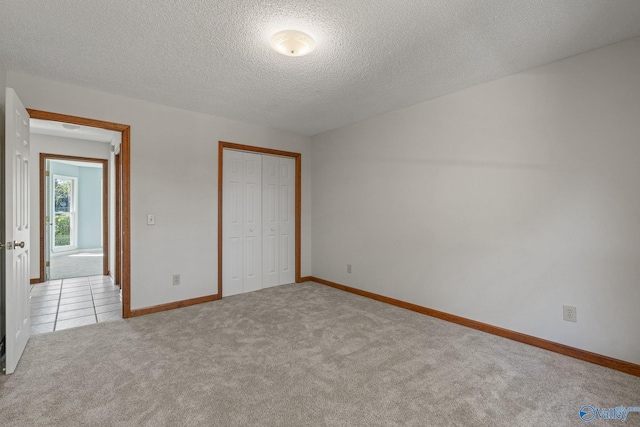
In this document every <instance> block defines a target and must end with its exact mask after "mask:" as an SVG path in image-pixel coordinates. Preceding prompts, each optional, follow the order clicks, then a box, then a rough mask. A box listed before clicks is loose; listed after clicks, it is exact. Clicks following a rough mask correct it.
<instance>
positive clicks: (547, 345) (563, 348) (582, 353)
mask: <svg viewBox="0 0 640 427" xmlns="http://www.w3.org/2000/svg"><path fill="white" fill-rule="evenodd" d="M309 279H310V280H312V281H314V282H317V283H320V284H323V285H326V286H330V287H332V288H336V289H340V290H342V291H345V292H350V293H352V294H356V295H360V296H363V297H366V298H371V299H374V300H376V301H380V302H384V303H387V304H391V305H395V306H397V307H401V308H404V309H407V310H411V311H415V312H417V313H421V314H426V315H427V316H431V317H436V318H438V319H442V320H446V321H447V322H452V323H456V324H458V325H462V326H466V327H468V328H472V329H477V330H479V331H483V332H487V333H489V334H493V335H498V336H500V337H503V338H508V339H510V340H513V341H518V342H521V343H524V344H529V345H532V346H534V347H539V348H542V349H545V350H549V351H553V352H555V353H559V354H562V355H564V356H569V357H573V358H574V359H580V360H584V361H585V362H590V363H593V364H596V365H600V366H604V367H606V368H610V369H614V370H616V371H620V372H624V373H627V374H630V375H634V376H636V377H640V365H636V364H635V363H631V362H625V361H624V360H619V359H614V358H613V357H609V356H603V355H601V354H597V353H591V352H590V351H586V350H581V349H579V348H575V347H569V346H568V345H564V344H560V343H557V342H553V341H548V340H545V339H542V338H537V337H534V336H531V335H526V334H522V333H520V332H515V331H511V330H509V329H503V328H500V327H498V326H493V325H489V324H487V323H482V322H477V321H475V320H471V319H467V318H465V317H460V316H456V315H453V314H449V313H445V312H443V311H438V310H433V309H431V308H427V307H422V306H420V305H417V304H412V303H409V302H405V301H400V300H397V299H394V298H389V297H385V296H382V295H378V294H374V293H373V292H368V291H363V290H360V289H356V288H352V287H350V286H345V285H341V284H339V283H334V282H330V281H328V280H323V279H319V278H317V277H310V278H309Z"/></svg>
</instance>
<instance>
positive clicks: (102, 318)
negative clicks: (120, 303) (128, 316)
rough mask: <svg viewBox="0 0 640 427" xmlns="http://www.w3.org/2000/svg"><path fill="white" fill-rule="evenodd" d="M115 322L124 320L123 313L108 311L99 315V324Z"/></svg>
mask: <svg viewBox="0 0 640 427" xmlns="http://www.w3.org/2000/svg"><path fill="white" fill-rule="evenodd" d="M114 320H122V311H108V312H106V313H98V322H99V323H101V322H113V321H114Z"/></svg>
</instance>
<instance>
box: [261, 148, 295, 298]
mask: <svg viewBox="0 0 640 427" xmlns="http://www.w3.org/2000/svg"><path fill="white" fill-rule="evenodd" d="M294 201H295V160H294V159H291V158H288V157H277V156H269V155H263V157H262V208H263V211H262V226H263V228H262V229H263V236H262V265H263V273H262V287H263V288H268V287H271V286H277V285H283V284H286V283H293V282H295V203H294Z"/></svg>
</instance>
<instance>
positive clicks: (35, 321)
mask: <svg viewBox="0 0 640 427" xmlns="http://www.w3.org/2000/svg"><path fill="white" fill-rule="evenodd" d="M55 321H56V314H55V313H52V314H42V315H40V316H31V324H32V325H40V324H42V323H53V322H55Z"/></svg>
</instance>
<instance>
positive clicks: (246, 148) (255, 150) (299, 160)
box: [216, 141, 302, 299]
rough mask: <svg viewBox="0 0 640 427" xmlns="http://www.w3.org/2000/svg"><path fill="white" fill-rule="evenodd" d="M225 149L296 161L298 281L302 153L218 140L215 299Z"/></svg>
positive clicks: (297, 280)
mask: <svg viewBox="0 0 640 427" xmlns="http://www.w3.org/2000/svg"><path fill="white" fill-rule="evenodd" d="M225 149H230V150H240V151H247V152H250V153H258V154H269V155H273V156H281V157H292V158H294V159H295V161H296V183H295V188H296V189H295V193H296V195H295V199H296V200H295V205H296V207H295V209H296V213H295V221H296V223H295V230H296V231H295V234H296V235H295V241H296V255H295V258H296V261H295V264H296V283H300V282H301V280H300V254H301V248H302V242H301V233H300V230H301V221H300V219H301V216H302V182H301V181H302V154H300V153H293V152H290V151H281V150H273V149H271V148H263V147H253V146H251V145H243V144H235V143H233V142H224V141H218V295H217V298H216V299H220V298H222V243H223V241H222V212H223V197H222V190H223V186H222V178H223V171H224V163H223V157H224V156H223V153H224V150H225Z"/></svg>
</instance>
